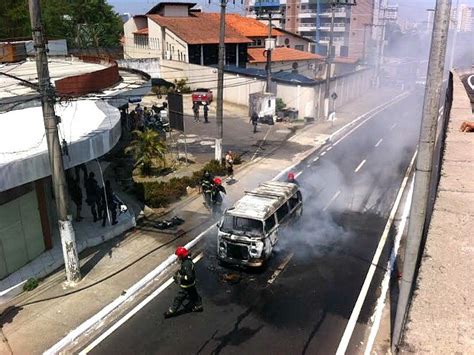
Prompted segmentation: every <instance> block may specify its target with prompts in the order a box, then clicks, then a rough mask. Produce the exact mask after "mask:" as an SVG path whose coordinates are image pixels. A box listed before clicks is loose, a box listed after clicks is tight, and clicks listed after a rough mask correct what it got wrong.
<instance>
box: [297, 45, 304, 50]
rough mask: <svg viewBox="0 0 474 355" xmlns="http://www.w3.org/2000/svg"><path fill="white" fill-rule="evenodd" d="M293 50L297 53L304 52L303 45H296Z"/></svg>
mask: <svg viewBox="0 0 474 355" xmlns="http://www.w3.org/2000/svg"><path fill="white" fill-rule="evenodd" d="M295 49H296V50H299V51H304V44H297V45H295Z"/></svg>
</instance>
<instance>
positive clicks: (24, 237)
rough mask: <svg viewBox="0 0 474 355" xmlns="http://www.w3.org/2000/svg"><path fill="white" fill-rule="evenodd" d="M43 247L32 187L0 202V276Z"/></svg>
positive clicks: (3, 275) (33, 256) (30, 258)
mask: <svg viewBox="0 0 474 355" xmlns="http://www.w3.org/2000/svg"><path fill="white" fill-rule="evenodd" d="M43 250H44V241H43V234H42V229H41V220H40V215H39V212H38V201H37V198H36V191H35V189H34V188H32V189H30V190H29V191H28V192H26V193H24V194H23V195H21V196H19V197H17V198H15V199H13V200H11V201H8V202H6V203H4V204H2V205H0V279H2V278H4V277H6V276H7V275H8V274H10V273H12V272H14V271H16V270H18V269H19V268H21V267H22V266H23V265H25V264H26V263H28V262H29V261H31V260H33V259H34V258H35V257H37V256H38V255H39V254H41V253H42V252H43Z"/></svg>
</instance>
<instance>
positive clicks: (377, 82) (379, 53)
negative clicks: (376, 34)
mask: <svg viewBox="0 0 474 355" xmlns="http://www.w3.org/2000/svg"><path fill="white" fill-rule="evenodd" d="M379 4H380V3H379ZM386 5H387V4H386V3H384V7H383V9H380V7H379V16H380V10H382V11H383V12H382V24H381V25H379V26H381V27H382V30H381V31H380V41H379V46H378V51H377V59H376V62H375V63H376V70H375V75H376V77H375V87H377V88H378V87H380V69H381V67H382V64H383V54H384V47H385V20H386V19H385V16H386V15H385V12H386V11H387V7H386ZM379 19H380V18H379Z"/></svg>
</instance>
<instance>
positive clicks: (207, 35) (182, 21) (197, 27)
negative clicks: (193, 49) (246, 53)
mask: <svg viewBox="0 0 474 355" xmlns="http://www.w3.org/2000/svg"><path fill="white" fill-rule="evenodd" d="M147 16H148V18H150V19H151V20H153V21H154V22H156V23H157V24H158V25H160V26H164V27H166V28H168V29H169V30H170V31H172V32H173V33H175V34H176V35H177V36H178V37H179V38H181V39H182V40H183V41H185V42H186V43H188V44H216V43H219V30H218V29H219V14H217V13H204V12H195V13H193V12H192V13H190V15H189V16H188V17H168V16H166V17H164V16H160V15H147ZM225 42H226V43H251V42H252V41H251V40H249V39H248V38H247V37H245V36H243V35H242V34H240V33H239V32H238V31H237V30H236V29H234V28H233V27H231V26H227V27H226V31H225Z"/></svg>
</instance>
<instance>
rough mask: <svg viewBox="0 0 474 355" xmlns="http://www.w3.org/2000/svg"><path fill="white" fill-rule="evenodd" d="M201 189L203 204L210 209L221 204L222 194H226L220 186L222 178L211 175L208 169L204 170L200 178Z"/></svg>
mask: <svg viewBox="0 0 474 355" xmlns="http://www.w3.org/2000/svg"><path fill="white" fill-rule="evenodd" d="M201 191H202V195H203V197H204V204H205V205H206V206H207V207H208V208H209V209H212V210H214V208H215V207H216V206H220V205H221V204H222V200H223V199H222V194H226V190H225V187H224V186H222V180H221V179H220V178H218V177H213V176H212V175H211V174H210V173H209V172H208V171H206V172H204V175H203V178H202V180H201Z"/></svg>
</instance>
